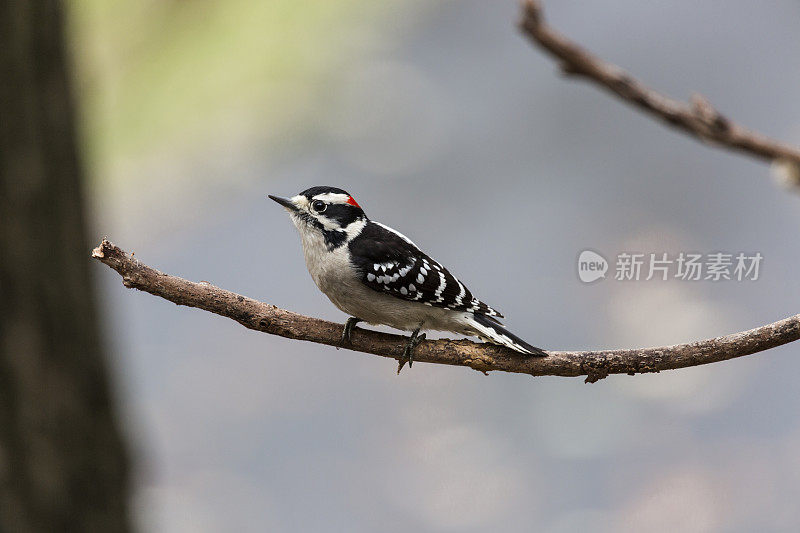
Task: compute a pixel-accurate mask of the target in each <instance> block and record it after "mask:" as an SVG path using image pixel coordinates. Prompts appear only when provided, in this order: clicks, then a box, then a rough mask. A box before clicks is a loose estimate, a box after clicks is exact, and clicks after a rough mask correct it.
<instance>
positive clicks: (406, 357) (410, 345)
mask: <svg viewBox="0 0 800 533" xmlns="http://www.w3.org/2000/svg"><path fill="white" fill-rule="evenodd" d="M424 340H425V334H424V333H420V332H419V329H417V330H416V331H414V333H412V334H411V337H409V339H408V342H407V343H406V346H405V348H403V356H402V357H401V358H400V360H399V361H398V366H397V373H398V374H399V373H400V371H401V370H403V366H404V365H405V364H406V362H408V368H411V365H412V363H413V362H414V348H416V347H417V345H418V344H419V343H421V342H422V341H424Z"/></svg>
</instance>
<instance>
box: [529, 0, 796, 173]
mask: <svg viewBox="0 0 800 533" xmlns="http://www.w3.org/2000/svg"><path fill="white" fill-rule="evenodd" d="M519 25H520V28H521V29H522V31H523V32H525V34H526V35H527V36H528V37H529V38H530V39H531V40H532V41H533V42H534V43H536V44H538V45H539V46H541V47H542V48H544V49H545V50H546V51H547V52H548V53H550V55H552V56H553V57H555V58H556V59H557V60H558V61H559V64H560V67H561V70H562V71H563V72H564V73H565V74H569V75H575V76H582V77H583V78H585V79H587V80H589V81H592V82H594V83H596V84H597V85H599V86H601V87H603V88H604V89H606V90H608V91H610V92H611V93H613V94H614V95H616V96H617V97H619V98H620V99H621V100H622V101H624V102H627V103H629V104H631V105H633V106H635V107H638V108H639V109H641V110H642V111H644V112H645V113H647V114H649V115H651V116H652V117H654V118H656V119H660V120H662V121H664V122H666V123H667V124H669V125H671V126H673V127H675V128H677V129H680V130H683V131H684V132H685V133H687V134H689V135H691V136H693V137H696V138H697V139H700V140H701V141H705V142H709V143H712V144H715V145H717V146H721V147H724V148H728V149H731V150H737V151H740V152H744V153H747V154H749V155H751V156H754V157H757V158H760V159H766V160H768V161H780V162H781V163H782V164H787V163H789V164H792V165H793V168H795V169H798V168H800V148H798V147H796V146H792V145H789V144H786V143H783V142H780V141H776V140H774V139H770V138H769V137H766V136H765V135H762V134H760V133H758V132H756V131H753V130H750V129H747V128H745V127H744V126H740V125H739V124H737V123H735V122H733V121H731V120H730V119H728V118H726V117H724V116H723V115H721V114H720V113H719V111H717V110H716V109H714V107H713V106H712V105H711V103H710V102H709V101H708V100H707V99H706V98H704V97H703V96H701V95H699V94H695V95H693V96H692V98H691V102H689V103H684V102H680V101H677V100H674V99H672V98H669V97H667V96H665V95H663V94H661V93H659V92H658V91H655V90H653V89H651V88H650V87H647V86H646V85H644V84H643V83H642V82H640V81H639V80H637V79H636V78H634V77H633V76H631V75H630V74H629V73H627V72H625V71H624V70H623V69H621V68H620V67H618V66H617V65H614V64H611V63H608V62H606V61H603V60H602V59H600V58H599V57H597V56H595V55H594V54H592V53H591V52H589V51H588V50H586V49H584V48H582V47H581V46H579V45H578V44H576V43H575V42H573V41H571V40H570V39H568V38H567V37H566V36H564V35H562V34H561V33H559V32H558V31H556V30H555V29H554V28H552V27H550V26H549V25H548V24H547V23H546V22H545V20H544V15H543V14H542V8H541V6H540V4H539V2H538V1H537V0H525V2H524V3H523V13H522V20H521V21H520V23H519Z"/></svg>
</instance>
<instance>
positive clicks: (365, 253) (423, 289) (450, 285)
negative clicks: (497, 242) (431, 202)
mask: <svg viewBox="0 0 800 533" xmlns="http://www.w3.org/2000/svg"><path fill="white" fill-rule="evenodd" d="M348 246H349V247H350V253H351V257H352V261H353V263H354V264H355V266H356V268H357V269H358V270H359V272H360V273H361V276H362V281H363V282H364V284H366V285H367V286H368V287H370V288H372V289H374V290H376V291H378V292H384V293H388V294H391V295H392V296H396V297H398V298H403V299H405V300H410V301H416V302H420V303H423V304H426V305H431V306H434V307H443V308H446V309H452V310H454V311H470V312H474V313H477V314H482V315H487V316H493V317H500V318H502V317H503V315H501V314H500V313H498V312H497V311H495V310H494V309H492V308H491V307H489V306H488V305H486V304H485V303H483V302H481V301H480V300H478V299H477V298H475V297H474V296H473V295H472V293H471V292H470V291H469V289H467V288H466V287H465V286H464V284H463V283H461V281H459V280H458V279H457V278H456V277H455V276H453V275H452V274H451V273H450V272H449V271H448V270H447V269H446V268H444V267H443V266H442V265H441V264H439V263H438V262H437V261H434V260H433V259H431V258H430V257H429V256H428V255H427V254H425V253H424V252H422V251H421V250H420V249H419V248H417V246H416V245H415V244H414V243H413V242H411V241H410V240H409V239H408V238H407V237H405V236H404V235H402V234H401V233H399V232H397V231H395V230H393V229H392V228H389V227H388V226H384V225H383V224H380V223H378V222H373V221H369V222H368V223H367V225H366V226H365V227H364V229H363V230H362V231H361V233H360V234H359V235H358V237H356V238H355V239H353V240H352V241H351V242H350V243H349V244H348Z"/></svg>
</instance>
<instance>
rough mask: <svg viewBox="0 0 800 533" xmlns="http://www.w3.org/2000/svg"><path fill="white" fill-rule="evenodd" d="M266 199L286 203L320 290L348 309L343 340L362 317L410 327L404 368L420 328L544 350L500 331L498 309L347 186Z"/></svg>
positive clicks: (528, 351) (526, 349) (537, 352)
mask: <svg viewBox="0 0 800 533" xmlns="http://www.w3.org/2000/svg"><path fill="white" fill-rule="evenodd" d="M269 198H271V199H272V200H274V201H276V202H277V203H279V204H280V205H282V206H283V207H284V208H286V210H287V211H288V212H289V216H290V217H291V219H292V222H294V225H295V226H296V227H297V229H298V231H299V232H300V237H301V239H302V241H303V253H304V255H305V259H306V267H308V271H309V273H310V274H311V277H312V278H313V279H314V282H315V283H316V284H317V287H319V290H321V291H322V292H323V293H325V295H326V296H327V297H328V298H329V299H330V301H331V302H333V304H334V305H335V306H336V307H338V308H339V309H341V310H342V311H344V312H345V313H347V314H348V315H350V318H348V319H347V323H346V325H345V327H344V332H343V333H342V342H343V343H345V342H349V341H350V333H351V331H352V329H353V326H355V325H356V324H357V323H358V322H362V321H363V322H367V323H368V324H384V325H387V326H391V327H393V328H397V329H400V330H404V331H411V332H412V333H411V336H410V337H409V340H408V342H407V344H406V346H405V349H404V352H403V357H404V359H405V360H407V361H408V363H409V366H410V365H411V362H412V359H413V353H414V348H415V347H416V345H417V344H419V342H421V341H422V340H423V339H424V338H425V334H424V333H422V334H420V331H421V330H437V331H450V332H453V333H461V334H465V335H475V336H478V337H480V338H482V339H484V340H485V341H488V342H491V343H494V344H502V345H503V346H507V347H509V348H511V349H513V350H516V351H517V352H520V353H523V354H527V355H534V356H545V355H547V354H546V353H545V352H544V351H542V350H540V349H539V348H536V347H534V346H531V345H530V344H528V343H527V342H525V341H524V340H522V339H520V338H519V337H517V336H516V335H514V334H513V333H511V332H510V331H508V330H507V329H505V328H504V327H503V326H502V325H501V324H500V322H499V321H498V317H500V318H502V317H503V315H501V314H500V313H498V312H497V311H495V310H494V309H492V308H491V307H489V306H488V305H486V304H485V303H483V302H482V301H480V300H478V299H477V298H475V297H474V296H473V295H472V293H471V292H470V291H469V289H467V287H466V286H465V285H464V284H463V283H462V282H461V281H459V280H458V279H457V278H456V277H455V276H453V275H452V274H451V273H450V272H449V271H448V270H447V269H446V268H444V267H443V266H442V265H441V264H439V263H438V262H437V261H435V260H434V259H432V258H431V257H429V256H428V255H427V254H425V253H424V252H423V251H422V250H420V249H419V248H418V247H417V245H416V244H414V243H413V242H411V240H410V239H409V238H408V237H406V236H405V235H403V234H402V233H400V232H398V231H396V230H393V229H392V228H390V227H388V226H385V225H383V224H381V223H380V222H375V221H373V220H370V219H369V218H367V215H366V214H364V211H363V210H362V209H361V206H359V205H358V202H356V201H355V200H354V199H353V197H352V196H350V195H349V194H348V193H347V192H346V191H343V190H342V189H338V188H336V187H311V188H310V189H306V190H305V191H303V192H301V193H300V194H298V195H297V196H294V197H292V198H280V197H277V196H272V195H269ZM402 362H403V360H401V363H402ZM401 367H402V364H401Z"/></svg>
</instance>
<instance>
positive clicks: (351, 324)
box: [342, 316, 361, 344]
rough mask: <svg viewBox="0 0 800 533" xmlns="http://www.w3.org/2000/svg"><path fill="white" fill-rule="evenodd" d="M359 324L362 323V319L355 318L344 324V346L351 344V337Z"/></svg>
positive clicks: (352, 317)
mask: <svg viewBox="0 0 800 533" xmlns="http://www.w3.org/2000/svg"><path fill="white" fill-rule="evenodd" d="M359 322H361V319H360V318H356V317H354V316H351V317H350V318H348V319H347V322H345V323H344V331H342V344H350V335H351V334H352V333H353V328H354V327H355V326H356V324H358V323H359Z"/></svg>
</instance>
